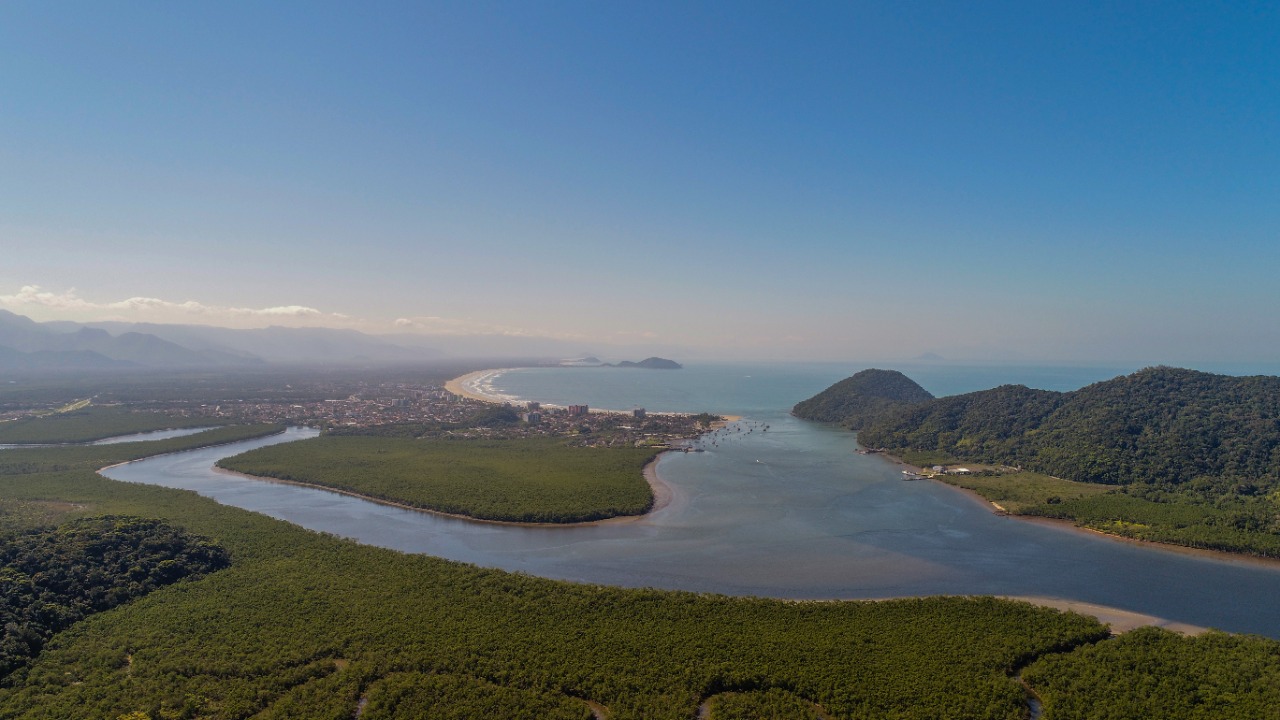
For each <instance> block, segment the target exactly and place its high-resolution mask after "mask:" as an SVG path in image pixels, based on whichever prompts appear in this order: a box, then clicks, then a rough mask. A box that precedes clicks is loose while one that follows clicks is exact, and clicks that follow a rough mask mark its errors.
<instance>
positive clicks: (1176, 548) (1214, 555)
mask: <svg viewBox="0 0 1280 720" xmlns="http://www.w3.org/2000/svg"><path fill="white" fill-rule="evenodd" d="M881 457H883V458H885V459H886V460H888V461H889V462H892V463H895V464H898V465H901V466H903V467H905V468H909V469H911V470H912V471H914V472H916V473H917V474H919V473H920V472H921V471H922V468H919V467H916V466H915V465H911V464H910V463H908V462H907V461H906V460H903V459H902V458H900V457H897V456H896V455H889V454H887V453H884V454H881ZM921 477H923V478H924V479H925V480H928V481H930V482H932V483H934V484H937V485H940V486H942V487H945V488H950V489H952V490H954V491H956V492H958V493H960V494H962V495H964V496H965V497H968V498H969V499H971V500H973V501H974V502H976V503H978V504H980V505H982V506H983V507H985V508H986V509H987V510H988V511H990V512H991V514H993V515H998V516H1000V517H1007V518H1013V519H1014V520H1018V521H1020V522H1026V523H1033V524H1036V525H1043V526H1045V527H1050V528H1055V529H1057V530H1063V531H1066V532H1074V533H1079V534H1082V535H1088V536H1091V537H1100V538H1104V539H1106V540H1110V541H1112V542H1121V543H1127V544H1130V545H1136V546H1138V547H1146V548H1149V549H1154V550H1164V551H1166V552H1173V553H1178V554H1181V555H1191V556H1193V557H1203V558H1206V559H1209V560H1216V561H1219V562H1234V563H1243V564H1253V565H1260V566H1262V567H1266V568H1280V558H1270V557H1263V556H1261V555H1249V554H1246V553H1235V552H1229V551H1227V550H1211V549H1209V548H1198V547H1191V546H1190V545H1176V544H1174V543H1167V542H1160V541H1158V540H1143V539H1141V538H1132V537H1127V536H1125V535H1116V534H1114V533H1109V532H1106V531H1103V530H1098V529H1096V528H1091V527H1085V526H1083V525H1077V524H1076V523H1075V522H1074V521H1072V520H1067V519H1064V518H1051V517H1044V516H1043V515H1022V514H1020V513H1013V512H1009V511H1008V510H1005V509H1004V508H1003V507H1001V506H1000V503H997V502H995V501H994V500H988V499H987V498H985V497H983V496H982V494H981V493H979V492H978V491H977V490H971V489H969V488H966V487H961V486H959V485H952V484H951V483H949V482H945V481H943V480H938V479H937V478H933V477H929V476H928V475H921Z"/></svg>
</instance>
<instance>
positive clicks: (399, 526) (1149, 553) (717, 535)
mask: <svg viewBox="0 0 1280 720" xmlns="http://www.w3.org/2000/svg"><path fill="white" fill-rule="evenodd" d="M597 372H599V371H597ZM617 372H626V371H617ZM631 372H640V373H643V372H646V371H631ZM846 374H847V373H846ZM1099 379H1100V378H1099ZM527 380H528V379H527V378H525V381H527ZM608 381H609V380H608V379H607V378H606V382H608ZM628 381H629V380H628ZM557 382H558V380H557ZM645 382H659V380H657V379H653V380H645ZM824 382H825V381H824ZM516 384H517V383H516V382H515V381H514V380H513V381H512V382H511V385H516ZM496 385H497V387H499V388H500V389H502V390H503V391H506V392H510V393H511V394H517V393H516V392H514V391H513V390H512V389H511V388H510V387H504V386H503V384H502V382H501V381H500V379H499V381H498V382H497V383H496ZM821 387H822V386H821V385H820V386H819V387H818V388H817V389H821ZM935 392H937V391H936V390H935ZM518 394H519V395H520V396H522V397H534V398H538V395H536V394H534V393H532V392H530V390H528V389H525V390H523V391H520V392H519V393H518ZM801 397H804V396H803V395H802V396H801ZM539 399H543V400H545V401H547V402H565V398H563V397H560V396H558V395H557V394H556V393H555V392H548V393H547V394H546V395H544V396H543V397H541V398H539ZM749 404H750V403H744V404H739V405H733V406H731V407H726V408H725V410H724V411H725V412H741V413H742V414H743V415H745V416H746V417H747V420H748V421H744V422H742V423H739V424H736V425H731V426H730V427H729V429H728V430H727V431H722V432H721V433H719V435H718V438H719V439H718V440H717V442H716V444H714V445H711V444H709V443H704V445H705V446H706V447H707V451H706V452H701V453H670V454H667V455H664V456H663V457H662V459H661V460H660V461H659V465H658V471H659V474H660V475H661V477H662V478H663V479H664V481H665V482H666V483H667V484H668V485H670V487H671V489H672V501H671V502H670V504H668V505H667V506H665V507H663V508H662V509H660V510H658V511H656V512H654V513H651V514H650V515H647V516H645V517H643V518H638V519H636V520H634V521H630V522H620V523H604V524H596V525H583V526H568V527H565V526H556V527H525V526H511V525H498V524H492V523H477V522H471V521H467V520H462V519H457V518H450V517H444V516H440V515H433V514H429V513H422V512H415V511H411V510H405V509H401V508H396V507H389V506H386V505H380V504H377V503H373V502H368V501H364V500H361V499H358V498H353V497H348V496H344V495H339V494H336V493H333V492H328V491H324V490H318V489H313V488H306V487H300V486H296V485H289V484H283V483H275V482H270V481H264V480H256V479H250V478H245V477H240V476H236V475H232V474H227V473H222V472H217V471H214V470H213V469H212V465H213V463H214V461H216V460H217V459H218V458H220V457H225V456H227V455H232V454H236V453H239V452H243V451H245V450H248V449H251V448H254V447H260V446H263V445H267V444H273V443H277V442H287V441H291V440H297V439H301V438H305V437H311V436H313V435H314V434H315V431H311V430H306V429H297V428H295V429H291V430H290V431H289V432H288V433H286V434H284V435H279V436H274V437H270V438H260V439H256V440H250V441H245V442H241V443H235V444H232V445H225V446H220V447H215V448H207V449H203V450H195V451H189V452H184V453H177V454H173V455H165V456H160V457H155V458H150V459H147V460H143V461H139V462H135V463H131V464H127V465H121V466H116V467H113V468H110V469H108V470H106V471H105V472H104V474H105V475H107V476H108V477H111V478H114V479H117V480H124V481H130V482H141V483H148V484H154V485H163V486H166V487H173V488H181V489H187V490H194V491H196V492H198V493H200V494H202V495H206V496H208V497H211V498H213V499H215V500H217V501H218V502H221V503H224V504H227V505H232V506H236V507H240V508H244V509H247V510H253V511H256V512H261V513H264V514H266V515H269V516H271V517H275V518H279V519H282V520H286V521H289V522H292V523H296V524H298V525H301V526H303V527H306V528H310V529H313V530H320V531H325V532H329V533H333V534H336V535H340V536H343V537H348V538H351V539H354V540H356V541H358V542H362V543H366V544H370V545H376V546H381V547H387V548H393V549H396V550H401V551H405V552H415V553H428V554H431V555H435V556H438V557H443V558H448V559H451V560H458V561H464V562H470V563H475V564H477V565H482V566H487V567H497V568H502V569H505V570H512V571H519V572H526V573H530V574H534V575H539V576H544V577H550V578H557V579H564V580H574V581H582V582H591V583H603V584H611V585H622V586H629V587H656V588H669V589H682V590H693V591H702V592H717V593H726V594H731V595H759V596H769V597H780V598H795V599H832V598H845V599H853V598H883V597H896V596H908V595H935V594H951V595H977V594H982V595H986V594H991V595H1014V596H1038V597H1050V598H1063V599H1071V600H1078V601H1083V602H1088V603H1095V604H1099V605H1105V606H1111V607H1116V608H1122V609H1125V610H1130V611H1134V612H1139V613H1144V614H1148V615H1153V616H1156V617H1160V618H1165V619H1168V620H1171V621H1175V622H1181V623H1188V624H1192V625H1200V626H1208V627H1215V628H1220V629H1223V630H1230V631H1234V632H1249V633H1258V634H1263V635H1268V636H1271V637H1280V565H1277V564H1271V563H1261V562H1257V561H1252V560H1248V559H1239V560H1235V559H1217V558H1211V557H1202V556H1196V555H1190V554H1186V553H1182V552H1177V551H1172V550H1165V549H1161V548H1157V547H1152V546H1142V545H1136V544H1132V543H1125V542H1118V541H1115V540H1111V539H1107V538H1104V537H1099V536H1094V535H1091V534H1086V533H1081V532H1078V531H1075V530H1072V529H1070V528H1065V527H1057V526H1049V525H1044V524H1039V523H1030V522H1025V521H1021V520H1017V519H1014V518H1008V517H1000V516H997V515H995V514H993V513H991V512H990V510H989V508H988V507H987V506H986V505H985V504H984V503H981V502H978V501H976V500H975V499H974V498H973V497H971V496H968V495H966V494H964V493H961V492H959V491H957V490H955V489H953V488H950V487H946V486H943V485H940V484H937V483H933V482H926V481H917V482H906V481H903V480H902V479H901V478H902V474H901V472H900V470H899V468H898V467H897V466H895V465H894V464H892V463H891V462H889V461H887V460H885V459H883V458H880V457H876V456H864V455H858V454H856V453H855V452H854V450H855V449H856V447H857V446H856V443H855V437H854V436H853V434H851V433H848V432H845V431H842V430H838V429H834V428H829V427H825V426H821V425H817V424H814V423H808V422H804V421H801V420H797V419H795V418H792V417H790V416H789V415H788V414H787V412H786V411H785V410H784V409H778V408H777V407H776V405H775V407H774V409H768V408H764V407H748V405H749ZM656 409H664V408H661V407H658V408H656ZM671 409H678V410H687V409H690V408H686V407H675V408H671ZM763 424H767V425H768V426H769V429H768V431H767V432H766V431H764V430H763V428H762V426H763Z"/></svg>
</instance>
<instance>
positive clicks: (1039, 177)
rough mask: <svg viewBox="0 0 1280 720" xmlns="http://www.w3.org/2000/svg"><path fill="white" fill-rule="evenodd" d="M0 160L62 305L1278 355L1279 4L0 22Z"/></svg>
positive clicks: (247, 8) (126, 11) (902, 345)
mask: <svg viewBox="0 0 1280 720" xmlns="http://www.w3.org/2000/svg"><path fill="white" fill-rule="evenodd" d="M0 167H2V168H3V172H0V256H2V257H3V260H0V307H2V308H7V309H10V310H13V311H15V312H20V313H23V314H26V315H29V316H32V317H35V318H37V319H42V320H43V319H53V318H66V319H77V320H89V319H96V318H102V317H118V318H127V319H137V320H157V321H171V322H208V323H213V324H227V325H236V324H238V325H263V324H267V323H269V322H277V323H294V324H297V323H303V324H306V323H310V324H326V325H334V326H347V327H357V328H360V329H363V330H367V331H370V332H393V331H397V330H413V331H421V332H463V333H471V332H486V333H490V332H507V333H528V334H536V335H549V336H555V337H566V338H573V339H577V340H580V341H581V344H582V347H584V348H590V347H591V346H592V343H599V344H607V343H638V344H641V345H644V344H653V345H655V346H664V347H667V346H683V347H686V348H688V349H689V352H690V353H693V354H696V355H704V356H735V357H741V356H751V357H761V358H814V359H847V358H859V359H867V358H879V357H884V358H894V357H910V356H913V355H916V354H919V353H923V352H929V351H932V352H936V353H939V354H941V355H943V356H947V357H956V358H977V359H991V358H1014V357H1017V358H1025V359H1044V360H1108V361H1110V360H1123V361H1140V362H1170V363H1175V362H1186V361H1195V360H1263V359H1272V358H1276V357H1277V356H1280V283H1278V282H1277V279H1276V274H1277V271H1280V5H1277V4H1275V3H1248V2H1238V3H1203V2H1201V3H1120V4H1117V3H1084V2H1063V3H1047V2H1046V3H1042V2H1033V3H1027V2H1009V3H995V2H985V3H961V2H952V3H904V2H883V3H868V2H839V3H796V4H792V3H777V2H771V3H748V2H715V3H689V2H672V3H661V2H643V3H640V2H635V3H622V2H542V3H533V2H509V3H482V2H457V3H444V4H441V3H421V2H415V3H403V4H399V3H389V2H387V3H344V4H331V3H321V2H297V3H290V2H269V3H265V2H264V3H238V2H217V3H168V2H152V3H125V2H121V3H101V2H85V3H77V2H56V3H50V2H24V1H15V2H6V3H4V4H0ZM34 288H39V289H38V290H36V289H34ZM131 299H132V300H131ZM183 303H186V304H185V305H182V304H183ZM397 320H399V321H400V322H399V323H397V322H396V321H397Z"/></svg>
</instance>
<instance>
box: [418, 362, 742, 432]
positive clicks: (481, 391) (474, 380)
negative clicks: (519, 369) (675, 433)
mask: <svg viewBox="0 0 1280 720" xmlns="http://www.w3.org/2000/svg"><path fill="white" fill-rule="evenodd" d="M514 369H515V368H494V369H490V370H477V371H475V372H472V373H467V374H466V375H462V376H461V377H456V378H454V379H452V380H450V381H448V382H446V383H445V384H444V389H445V390H447V391H449V392H451V393H453V394H454V395H457V396H459V397H464V398H469V399H471V400H479V401H480V402H487V403H494V404H496V405H505V404H507V403H511V404H513V405H514V404H519V403H521V402H524V401H523V400H521V399H520V398H518V397H515V396H513V395H504V394H503V393H500V392H498V391H497V390H496V389H495V388H494V387H493V381H494V380H495V379H497V377H498V376H500V375H501V374H502V373H504V372H507V371H509V370H514ZM542 407H544V408H549V409H562V408H564V407H565V406H564V405H557V404H555V403H545V402H544V403H542ZM589 412H593V413H620V414H624V415H625V414H629V413H630V412H631V411H630V410H612V409H609V408H591V409H590V410H589ZM649 414H650V415H685V414H688V413H678V412H670V411H665V410H654V411H650V412H649ZM720 417H722V418H724V420H722V421H720V424H719V427H724V426H725V425H726V424H728V423H731V422H737V421H739V420H741V419H742V416H740V415H721V416H720ZM715 428H716V424H715V423H713V424H712V429H715Z"/></svg>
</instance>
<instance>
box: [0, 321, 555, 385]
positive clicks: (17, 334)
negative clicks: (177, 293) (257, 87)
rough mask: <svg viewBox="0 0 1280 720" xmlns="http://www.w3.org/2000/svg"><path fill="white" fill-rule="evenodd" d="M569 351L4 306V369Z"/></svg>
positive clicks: (461, 338)
mask: <svg viewBox="0 0 1280 720" xmlns="http://www.w3.org/2000/svg"><path fill="white" fill-rule="evenodd" d="M578 347H580V346H578ZM569 349H571V346H570V345H569V343H568V342H567V341H561V340H557V339H554V338H538V337H525V336H508V335H455V336H446V335H412V334H398V335H383V336H376V335H369V334H366V333H362V332H359V331H356V330H337V329H330V328H292V327H267V328H258V329H251V330H236V329H232V328H223V327H213V326H209V325H163V324H156V323H128V322H91V323H76V322H68V321H54V322H44V323H40V322H36V321H34V320H32V319H30V318H27V317H24V316H22V315H18V314H15V313H12V312H9V311H7V310H0V370H5V371H21V372H45V371H47V372H59V371H80V372H84V371H92V370H127V369H130V368H133V369H140V368H164V369H195V368H224V369H234V368H252V367H255V366H263V365H269V364H270V365H275V364H280V365H286V364H287V365H299V364H301V365H367V364H377V365H390V364H411V363H418V362H426V361H430V360H436V359H441V358H447V357H454V358H465V357H473V358H474V357H490V358H492V357H523V358H531V357H546V358H555V357H564V356H565V355H566V354H567V351H568V350H569ZM572 349H577V347H573V348H572Z"/></svg>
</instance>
